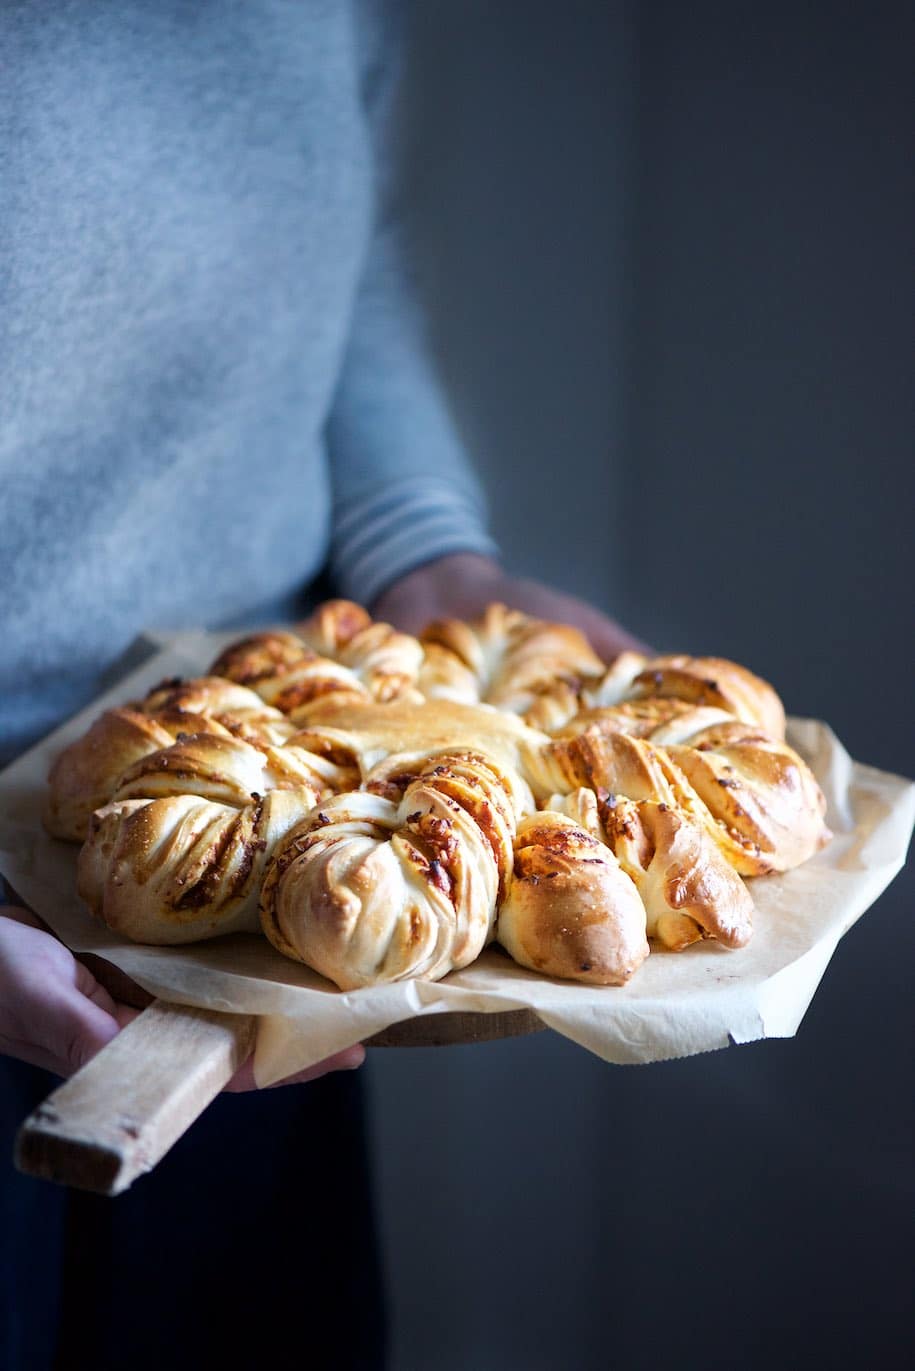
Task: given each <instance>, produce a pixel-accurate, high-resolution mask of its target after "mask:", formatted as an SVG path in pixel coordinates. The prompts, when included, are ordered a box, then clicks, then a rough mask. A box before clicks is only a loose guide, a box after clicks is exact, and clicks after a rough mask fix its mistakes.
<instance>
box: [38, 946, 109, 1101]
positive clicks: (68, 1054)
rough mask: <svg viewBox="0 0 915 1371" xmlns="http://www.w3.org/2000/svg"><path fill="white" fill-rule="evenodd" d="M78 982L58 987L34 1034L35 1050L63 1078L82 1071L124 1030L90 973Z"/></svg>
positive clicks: (79, 976)
mask: <svg viewBox="0 0 915 1371" xmlns="http://www.w3.org/2000/svg"><path fill="white" fill-rule="evenodd" d="M77 965H79V963H77ZM82 970H83V971H85V968H82ZM86 978H88V981H92V985H91V986H90V985H88V984H86ZM76 980H77V984H74V985H68V984H65V985H58V986H56V987H55V994H54V996H53V998H50V997H49V999H48V1000H47V1001H46V1003H45V1006H44V1010H45V1012H44V1014H43V1015H42V1017H41V1020H40V1025H39V1031H38V1032H37V1033H36V1034H35V1038H36V1044H35V1045H36V1048H37V1049H38V1051H44V1052H45V1053H46V1054H47V1056H48V1058H49V1061H48V1063H47V1064H48V1065H49V1069H50V1070H51V1071H56V1072H57V1074H58V1075H61V1076H72V1075H73V1073H74V1072H75V1071H79V1069H80V1067H83V1066H85V1065H86V1063H87V1062H89V1061H91V1060H92V1058H93V1057H94V1056H95V1055H96V1053H98V1052H101V1050H102V1048H103V1047H105V1045H106V1044H107V1043H109V1042H111V1039H112V1038H114V1037H116V1036H117V1034H118V1033H119V1032H120V1029H121V1025H120V1023H119V1022H118V1019H117V1017H116V1012H115V1006H114V1003H113V1001H111V999H110V997H109V996H108V994H107V992H106V991H104V990H103V989H102V987H101V986H99V985H98V984H97V983H96V982H95V981H94V980H93V978H92V976H91V974H90V973H89V972H88V971H85V977H84V976H83V975H82V974H80V975H78V976H77V978H76ZM80 983H82V984H80ZM38 1064H39V1065H41V1064H42V1063H38Z"/></svg>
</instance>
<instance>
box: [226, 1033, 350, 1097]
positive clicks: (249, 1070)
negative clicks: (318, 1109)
mask: <svg viewBox="0 0 915 1371" xmlns="http://www.w3.org/2000/svg"><path fill="white" fill-rule="evenodd" d="M364 1061H365V1048H364V1047H363V1046H362V1044H361V1043H355V1044H354V1045H353V1046H352V1047H346V1048H344V1049H343V1051H342V1052H336V1053H335V1054H334V1055H333V1056H332V1057H327V1058H326V1059H325V1060H324V1061H323V1062H316V1063H315V1064H314V1066H309V1067H307V1068H306V1069H305V1070H304V1071H297V1072H296V1073H295V1075H294V1076H285V1077H284V1078H283V1079H282V1080H281V1081H274V1082H273V1084H272V1085H270V1086H266V1087H263V1088H264V1089H267V1090H274V1089H275V1088H276V1087H277V1086H280V1085H306V1084H307V1083H308V1082H309V1081H315V1080H317V1079H318V1078H319V1077H320V1076H326V1075H327V1074H328V1072H330V1071H355V1070H356V1069H357V1068H358V1067H360V1066H361V1065H362V1063H363V1062H364ZM225 1088H226V1090H227V1091H229V1092H230V1093H231V1094H238V1093H240V1092H241V1091H245V1090H258V1089H260V1088H261V1087H259V1086H258V1084H257V1081H256V1080H255V1079H254V1058H253V1056H252V1057H249V1058H248V1060H247V1061H246V1062H245V1064H244V1066H240V1067H239V1069H238V1070H237V1071H236V1073H235V1075H234V1076H233V1077H232V1079H231V1081H229V1084H228V1085H227V1086H226V1087H225Z"/></svg>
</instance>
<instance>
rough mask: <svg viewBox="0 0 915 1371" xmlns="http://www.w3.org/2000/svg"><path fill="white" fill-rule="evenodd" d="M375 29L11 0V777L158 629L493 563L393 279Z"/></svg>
mask: <svg viewBox="0 0 915 1371" xmlns="http://www.w3.org/2000/svg"><path fill="white" fill-rule="evenodd" d="M387 9H388V7H387V6H378V5H350V4H349V3H347V2H346V0H156V3H154V4H150V3H147V0H93V3H92V4H82V3H78V0H42V3H40V4H35V3H31V2H30V0H24V2H23V3H9V2H8V0H0V575H2V599H0V604H2V611H0V614H2V631H3V636H2V645H3V652H2V657H0V700H2V719H0V759H5V758H9V757H10V756H12V755H14V754H15V753H16V752H17V751H18V750H19V749H20V748H22V747H24V746H25V745H26V744H27V743H28V742H29V741H31V740H33V739H35V738H37V737H38V736H39V735H40V734H42V733H43V732H45V731H46V730H48V729H49V728H50V727H51V726H53V725H54V724H55V722H57V721H58V720H59V719H60V718H61V717H62V716H63V715H64V714H66V713H69V712H72V711H73V710H74V709H75V708H77V707H78V706H80V705H82V704H84V703H85V702H86V701H87V700H89V699H91V697H92V696H93V694H94V693H96V691H97V690H98V687H99V683H100V680H101V678H102V676H103V674H104V673H105V672H106V670H107V669H108V668H109V667H110V665H111V663H112V662H114V661H115V660H116V659H117V658H118V657H119V656H120V655H121V653H122V652H123V651H124V649H125V647H126V646H127V644H128V643H129V642H130V641H131V640H132V639H133V638H134V637H135V636H136V635H137V634H138V632H139V631H140V630H141V629H142V628H143V627H145V626H150V627H156V626H159V627H162V626H173V627H181V626H189V625H192V624H206V625H215V624H225V623H232V624H240V623H243V622H245V621H255V620H258V619H259V620H263V618H264V617H265V616H269V617H271V618H276V617H278V616H279V615H280V614H282V613H284V612H292V611H293V606H294V603H295V597H296V595H297V593H299V592H301V590H302V588H303V587H305V586H306V585H307V584H308V582H309V581H310V580H311V579H312V578H313V577H314V576H315V574H316V573H317V572H318V571H319V570H320V569H321V568H322V567H324V566H328V567H329V569H330V572H331V574H332V576H333V578H334V581H335V586H336V588H337V589H338V590H339V591H340V592H342V593H344V594H347V595H351V596H353V597H355V598H357V599H362V600H368V599H370V598H372V597H373V596H374V595H375V594H377V593H378V591H379V590H381V589H382V588H383V587H384V586H385V585H386V584H387V583H389V582H390V581H392V580H394V579H396V578H397V577H398V576H399V575H401V574H402V573H404V572H406V571H407V570H409V569H410V568H412V567H414V566H417V565H419V564H420V563H422V562H424V561H426V560H428V559H429V558H431V557H433V556H436V555H439V554H442V553H445V552H450V551H457V550H476V551H481V552H492V551H493V548H492V545H491V543H490V541H489V539H488V537H487V535H486V533H485V531H484V526H483V515H482V502H481V496H480V491H479V487H478V485H477V483H476V481H475V479H474V477H473V475H472V473H471V471H470V469H469V467H468V465H467V462H466V460H465V457H464V455H463V453H462V451H461V447H460V444H459V441H458V439H457V437H456V434H455V431H454V428H453V427H452V424H451V421H450V419H449V416H448V413H447V410H446V408H445V405H444V403H443V400H442V396H441V393H440V390H439V388H438V386H437V383H436V381H435V378H434V375H433V373H432V370H431V368H430V365H429V361H428V358H427V356H426V353H425V351H424V349H423V346H422V339H421V331H420V329H419V327H418V323H417V316H416V311H415V308H414V306H413V303H412V301H411V295H410V289H409V285H408V282H407V279H406V275H405V271H404V259H405V255H406V254H405V252H404V246H403V232H402V225H401V222H400V215H399V214H398V211H397V194H396V185H395V178H394V177H393V176H392V174H391V161H390V159H389V157H388V156H387V154H386V152H385V150H384V149H385V146H386V143H385V141H384V140H383V135H382V133H381V130H382V128H386V126H387V124H388V122H389V120H388V118H387V114H388V110H389V107H390V99H389V96H390V88H391V84H392V83H391V81H390V79H389V77H390V72H391V70H392V69H393V66H394V65H395V64H396V60H397V57H398V44H399V39H398V36H397V35H395V34H394V33H393V32H392V27H391V24H390V18H391V16H390V15H389V14H388V13H387ZM385 136H386V135H385Z"/></svg>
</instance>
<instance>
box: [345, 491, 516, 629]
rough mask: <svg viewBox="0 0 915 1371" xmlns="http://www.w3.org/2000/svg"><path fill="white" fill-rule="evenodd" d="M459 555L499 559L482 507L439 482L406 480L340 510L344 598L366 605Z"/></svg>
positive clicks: (365, 496)
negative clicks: (412, 574) (419, 570)
mask: <svg viewBox="0 0 915 1371" xmlns="http://www.w3.org/2000/svg"><path fill="white" fill-rule="evenodd" d="M454 552H477V553H480V554H482V555H483V556H484V557H497V556H498V555H499V550H498V547H497V545H496V543H495V542H494V541H493V539H492V538H491V537H490V536H489V534H488V533H487V532H486V529H485V524H484V516H483V509H482V506H481V504H480V503H479V502H478V501H477V500H476V499H475V498H474V496H473V494H472V493H471V492H470V491H467V490H465V489H462V488H461V487H456V486H454V485H453V484H450V483H449V482H448V481H444V480H441V479H440V478H431V479H430V478H429V477H424V478H423V479H422V482H419V481H418V480H417V478H416V477H415V476H409V477H405V478H403V479H401V480H400V481H394V482H391V483H390V484H388V485H386V486H384V487H383V488H382V489H380V490H379V489H376V490H372V491H368V492H366V493H365V494H363V495H362V496H360V497H358V498H357V499H356V500H353V501H351V502H348V503H347V505H346V506H345V507H340V506H338V508H337V509H336V510H335V513H334V533H333V538H332V541H331V557H330V569H331V574H332V576H333V578H334V580H335V582H336V583H337V585H338V586H339V588H340V592H341V594H343V595H345V596H346V597H347V598H348V599H352V600H358V601H359V602H360V603H361V604H370V603H371V602H372V601H373V600H374V599H376V598H377V597H378V596H379V595H380V594H381V592H382V591H383V590H386V589H387V587H388V586H389V585H391V584H392V583H393V582H394V581H397V580H399V579H400V577H401V576H406V574H407V572H409V571H413V570H414V569H415V568H416V567H418V566H422V565H423V564H424V563H425V562H432V561H435V560H436V558H438V557H444V556H446V555H447V554H449V553H454Z"/></svg>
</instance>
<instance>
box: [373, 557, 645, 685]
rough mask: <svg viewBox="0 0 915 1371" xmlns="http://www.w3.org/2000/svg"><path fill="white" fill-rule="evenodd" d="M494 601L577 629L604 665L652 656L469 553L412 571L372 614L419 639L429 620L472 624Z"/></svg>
mask: <svg viewBox="0 0 915 1371" xmlns="http://www.w3.org/2000/svg"><path fill="white" fill-rule="evenodd" d="M493 600H501V601H502V603H503V604H506V605H508V606H509V607H510V608H512V609H522V610H524V611H525V613H527V614H533V615H535V616H536V617H537V618H539V619H550V620H552V621H553V622H555V623H563V624H572V625H574V627H576V628H580V629H581V631H582V632H583V633H584V634H585V636H586V637H587V638H588V639H589V641H590V643H591V646H592V647H593V648H594V651H595V652H596V653H597V655H598V656H599V657H600V658H601V659H602V660H603V661H605V662H609V661H611V660H612V659H613V658H614V657H618V656H619V654H620V653H621V652H624V651H626V650H627V649H630V650H632V651H635V652H642V653H644V654H645V655H646V656H652V655H653V649H652V648H650V647H648V645H647V644H646V643H642V642H640V641H639V639H638V638H634V637H633V636H632V634H631V633H627V631H626V629H624V628H623V627H622V626H621V625H620V624H618V623H617V622H616V621H615V620H614V619H610V618H608V617H607V615H605V614H602V613H601V612H600V610H598V609H594V608H593V607H592V606H591V605H589V604H586V603H585V601H584V600H579V599H577V598H576V597H575V596H573V595H565V594H563V593H562V592H561V591H558V590H551V589H550V588H549V586H544V585H540V583H539V582H538V581H528V580H522V579H521V578H519V577H517V576H509V575H508V574H507V573H506V572H504V571H503V570H502V568H501V567H500V566H499V564H498V562H494V561H492V560H491V559H490V558H488V557H480V556H479V555H478V554H476V553H473V552H459V553H455V554H453V555H451V556H449V557H440V558H439V559H438V560H437V561H435V562H427V563H426V565H425V566H421V567H417V568H416V570H415V571H411V572H409V573H408V574H407V575H406V576H403V577H402V578H401V579H400V580H399V581H395V582H394V584H393V585H392V586H389V587H388V589H387V590H386V591H384V592H383V594H381V595H380V596H379V597H378V599H377V600H376V601H375V604H374V605H373V606H372V613H373V614H374V615H375V617H376V618H378V619H383V620H385V621H386V622H388V623H392V624H394V625H395V626H396V627H397V628H401V629H404V630H405V631H406V632H409V633H418V632H419V631H420V630H421V629H423V628H425V626H426V624H427V623H429V621H430V620H431V619H440V618H443V617H454V618H458V619H473V618H476V617H477V616H478V615H479V614H481V613H482V611H483V610H484V609H485V608H486V606H487V605H488V604H490V603H491V602H492V601H493Z"/></svg>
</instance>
